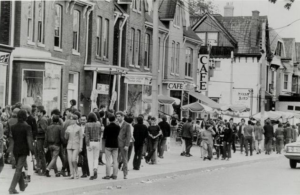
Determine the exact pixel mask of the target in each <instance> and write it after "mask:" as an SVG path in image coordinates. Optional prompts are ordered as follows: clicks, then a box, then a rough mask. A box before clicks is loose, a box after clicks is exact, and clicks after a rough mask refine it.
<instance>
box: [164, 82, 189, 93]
mask: <svg viewBox="0 0 300 195" xmlns="http://www.w3.org/2000/svg"><path fill="white" fill-rule="evenodd" d="M194 88H195V84H192V83H184V82H168V83H167V89H168V90H183V91H189V90H193V89H194Z"/></svg>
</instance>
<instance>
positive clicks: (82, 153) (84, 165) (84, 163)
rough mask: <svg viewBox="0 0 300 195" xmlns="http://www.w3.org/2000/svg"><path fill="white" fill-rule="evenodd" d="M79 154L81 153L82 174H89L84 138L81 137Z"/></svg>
mask: <svg viewBox="0 0 300 195" xmlns="http://www.w3.org/2000/svg"><path fill="white" fill-rule="evenodd" d="M79 155H82V157H83V164H82V167H81V170H82V174H83V175H87V176H90V170H89V163H88V157H87V150H86V143H85V138H83V147H82V152H81V153H80V154H79Z"/></svg>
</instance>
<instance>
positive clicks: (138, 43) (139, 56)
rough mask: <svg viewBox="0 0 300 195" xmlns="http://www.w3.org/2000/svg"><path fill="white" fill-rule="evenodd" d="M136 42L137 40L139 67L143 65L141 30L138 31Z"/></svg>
mask: <svg viewBox="0 0 300 195" xmlns="http://www.w3.org/2000/svg"><path fill="white" fill-rule="evenodd" d="M136 40H137V45H136V47H137V48H136V50H137V58H138V59H137V63H138V65H141V31H140V30H138V31H137V37H136Z"/></svg>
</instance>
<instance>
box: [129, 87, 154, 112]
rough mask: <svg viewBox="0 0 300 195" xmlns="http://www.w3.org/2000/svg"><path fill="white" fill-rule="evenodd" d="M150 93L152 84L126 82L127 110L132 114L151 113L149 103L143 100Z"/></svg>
mask: <svg viewBox="0 0 300 195" xmlns="http://www.w3.org/2000/svg"><path fill="white" fill-rule="evenodd" d="M151 95H152V86H150V85H139V84H128V99H127V111H128V112H129V113H131V114H133V115H134V116H138V115H139V114H143V115H144V116H148V115H151V103H149V102H145V101H143V99H149V98H150V97H151Z"/></svg>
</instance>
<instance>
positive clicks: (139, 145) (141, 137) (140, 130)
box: [133, 117, 148, 170]
mask: <svg viewBox="0 0 300 195" xmlns="http://www.w3.org/2000/svg"><path fill="white" fill-rule="evenodd" d="M143 122H144V121H143V118H142V117H138V118H137V124H136V125H134V127H133V128H134V130H133V138H134V140H135V142H134V157H133V169H134V170H139V169H140V166H141V160H142V153H143V146H144V143H145V140H146V139H147V137H148V128H147V126H146V125H144V124H143Z"/></svg>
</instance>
